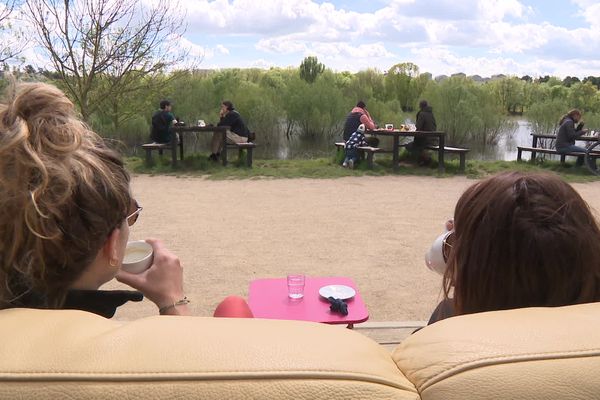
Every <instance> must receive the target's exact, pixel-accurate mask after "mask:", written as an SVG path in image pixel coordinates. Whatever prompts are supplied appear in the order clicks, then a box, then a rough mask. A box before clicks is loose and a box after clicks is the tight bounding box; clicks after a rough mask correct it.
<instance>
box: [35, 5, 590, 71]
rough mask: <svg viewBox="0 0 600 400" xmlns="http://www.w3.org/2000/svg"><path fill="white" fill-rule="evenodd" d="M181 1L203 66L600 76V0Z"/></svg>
mask: <svg viewBox="0 0 600 400" xmlns="http://www.w3.org/2000/svg"><path fill="white" fill-rule="evenodd" d="M142 1H144V2H148V3H152V2H154V1H156V0H142ZM176 2H178V4H179V8H180V13H179V15H181V16H182V19H183V21H184V22H185V24H186V26H187V29H186V32H185V35H184V37H183V38H182V39H180V40H178V46H183V47H184V48H188V49H189V51H190V53H191V54H192V55H196V56H198V57H200V58H201V59H202V62H201V64H200V68H228V67H241V68H247V67H261V68H269V67H272V66H275V67H288V66H293V67H297V66H299V65H300V63H301V62H302V60H303V59H304V57H306V56H309V55H314V56H317V57H318V59H319V61H321V62H322V63H323V64H325V65H326V66H327V67H328V68H331V69H333V70H336V71H346V70H347V71H352V72H356V71H359V70H364V69H367V68H376V69H379V70H380V71H386V70H387V69H389V68H390V67H391V66H393V65H394V64H397V63H401V62H413V63H415V64H417V65H418V66H419V67H420V70H421V72H430V73H432V74H433V75H434V76H437V75H442V74H445V75H450V74H453V73H457V72H464V73H466V74H467V75H475V74H477V75H481V76H483V77H488V76H492V75H495V74H506V75H517V76H522V75H526V74H527V75H531V76H533V77H537V76H543V75H553V76H558V77H561V78H563V77H565V76H567V75H571V76H578V77H580V78H583V77H586V76H589V75H594V76H600V0H354V1H353V0H331V1H326V2H325V1H317V0H212V1H209V0H173V3H176ZM32 52H33V50H31V49H30V50H28V51H27V55H31V54H32ZM34 64H37V65H36V66H40V65H39V64H40V62H34Z"/></svg>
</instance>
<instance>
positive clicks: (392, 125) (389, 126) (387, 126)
mask: <svg viewBox="0 0 600 400" xmlns="http://www.w3.org/2000/svg"><path fill="white" fill-rule="evenodd" d="M385 129H387V130H388V131H391V130H393V129H394V124H385Z"/></svg>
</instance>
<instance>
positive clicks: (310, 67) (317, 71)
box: [300, 56, 325, 83]
mask: <svg viewBox="0 0 600 400" xmlns="http://www.w3.org/2000/svg"><path fill="white" fill-rule="evenodd" d="M323 71H325V66H324V65H323V64H321V63H320V62H319V60H318V59H317V57H314V56H309V57H306V58H305V59H304V60H302V63H301V64H300V78H302V79H303V80H304V81H306V82H308V83H314V82H315V81H316V80H317V77H318V76H319V75H321V74H322V73H323Z"/></svg>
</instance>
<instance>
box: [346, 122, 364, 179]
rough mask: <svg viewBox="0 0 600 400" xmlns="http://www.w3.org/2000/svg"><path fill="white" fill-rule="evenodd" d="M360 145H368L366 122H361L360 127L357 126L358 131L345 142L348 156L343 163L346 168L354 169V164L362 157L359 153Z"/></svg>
mask: <svg viewBox="0 0 600 400" xmlns="http://www.w3.org/2000/svg"><path fill="white" fill-rule="evenodd" d="M359 146H368V144H367V141H366V140H365V125H364V124H360V125H359V126H358V128H356V132H354V133H353V134H352V135H350V138H349V139H348V140H347V141H346V143H345V144H344V149H345V151H346V158H345V159H344V163H343V164H342V166H343V167H344V168H346V167H347V168H350V169H354V164H355V163H357V162H358V159H359V158H360V157H359V154H358V147H359Z"/></svg>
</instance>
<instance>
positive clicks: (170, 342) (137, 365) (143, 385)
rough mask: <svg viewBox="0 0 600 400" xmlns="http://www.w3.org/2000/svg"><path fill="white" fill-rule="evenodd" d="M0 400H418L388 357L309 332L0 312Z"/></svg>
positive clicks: (322, 329)
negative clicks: (272, 399)
mask: <svg viewBox="0 0 600 400" xmlns="http://www.w3.org/2000/svg"><path fill="white" fill-rule="evenodd" d="M0 349H1V351H0V354H1V357H0V398H2V399H15V398H28V399H30V398H35V399H57V398H85V399H119V400H122V399H132V398H136V399H138V398H139V399H169V398H177V399H193V398H202V399H249V398H277V399H288V398H289V399H336V400H341V399H356V398H369V399H416V398H418V395H417V393H416V390H415V388H414V386H413V385H412V384H411V383H410V382H409V381H408V380H407V379H406V378H405V377H404V376H403V375H402V374H401V373H400V372H399V370H398V368H397V366H396V364H395V363H394V362H393V360H392V358H391V354H390V353H389V352H387V351H386V350H384V349H383V348H382V347H380V346H379V345H378V344H377V343H375V342H373V341H372V340H370V339H368V338H366V337H364V336H363V335H361V334H358V333H356V332H352V331H350V330H348V329H345V328H342V327H338V326H328V325H323V324H315V323H308V322H294V321H274V320H249V319H226V318H200V317H164V316H163V317H161V316H156V317H150V318H142V319H139V320H136V321H132V322H117V321H112V320H107V319H105V318H102V317H99V316H96V315H93V314H89V313H85V312H81V311H72V310H64V311H43V310H30V309H19V310H17V309H14V310H3V311H0Z"/></svg>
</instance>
